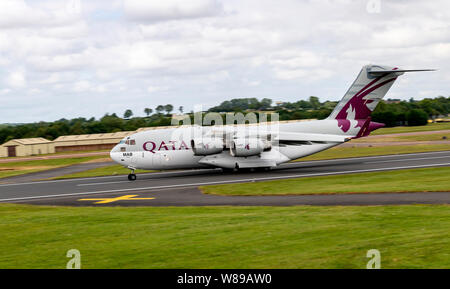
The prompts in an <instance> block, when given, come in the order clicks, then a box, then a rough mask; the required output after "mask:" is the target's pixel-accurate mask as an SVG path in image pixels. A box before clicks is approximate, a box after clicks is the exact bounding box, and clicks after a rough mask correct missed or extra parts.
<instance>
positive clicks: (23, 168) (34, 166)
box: [0, 156, 105, 179]
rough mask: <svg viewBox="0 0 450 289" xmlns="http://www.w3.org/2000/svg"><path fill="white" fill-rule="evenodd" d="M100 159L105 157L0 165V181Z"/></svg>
mask: <svg viewBox="0 0 450 289" xmlns="http://www.w3.org/2000/svg"><path fill="white" fill-rule="evenodd" d="M102 158H105V156H89V157H73V158H65V159H47V160H32V161H22V162H10V163H0V179H1V178H6V177H12V176H18V175H24V174H29V173H34V172H40V171H45V170H49V169H54V168H59V167H65V166H70V165H75V164H79V163H83V162H87V161H92V160H95V159H102ZM2 169H3V170H2ZM10 169H11V170H10Z"/></svg>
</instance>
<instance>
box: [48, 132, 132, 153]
mask: <svg viewBox="0 0 450 289" xmlns="http://www.w3.org/2000/svg"><path fill="white" fill-rule="evenodd" d="M133 133H134V131H120V132H113V133H97V134H80V135H65V136H60V137H58V138H56V139H55V140H54V141H53V143H54V145H55V152H65V151H87V150H107V149H112V148H113V147H114V146H115V145H116V144H117V143H118V142H119V141H121V140H122V139H123V138H124V137H126V136H129V135H130V134H133Z"/></svg>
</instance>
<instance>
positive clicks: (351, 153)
mask: <svg viewBox="0 0 450 289" xmlns="http://www.w3.org/2000/svg"><path fill="white" fill-rule="evenodd" d="M447 150H450V145H447V144H430V145H398V146H373V147H357V146H355V147H339V146H338V147H334V148H331V149H328V150H325V151H322V152H320V153H317V154H314V155H310V156H307V157H304V158H300V159H297V160H295V161H294V162H299V161H314V160H327V159H340V158H354V157H367V156H378V155H395V154H409V153H421V152H433V151H447Z"/></svg>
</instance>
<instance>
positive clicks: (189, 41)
mask: <svg viewBox="0 0 450 289" xmlns="http://www.w3.org/2000/svg"><path fill="white" fill-rule="evenodd" d="M449 26H450V1H448V0H434V1H416V0H380V1H378V0H328V1H326V0H323V1H319V0H304V1H301V0H297V1H289V0H280V1H273V0H271V1H265V0H255V1H253V0H238V1H233V0H223V1H222V0H164V1H161V0H154V1H141V0H105V1H101V0H99V1H95V0H80V1H78V0H70V1H66V0H57V1H53V0H49V1H38V0H32V1H23V0H0V101H1V106H0V123H12V122H35V121H41V120H44V121H52V120H57V119H60V118H74V117H87V118H88V117H92V116H95V117H97V118H98V117H101V116H103V115H104V114H105V113H113V112H115V113H118V114H119V115H120V116H122V115H123V112H124V111H125V109H128V108H130V109H132V110H133V112H134V114H135V115H144V112H143V110H144V108H145V107H150V108H153V109H154V108H155V107H156V106H157V105H159V104H167V103H170V104H173V105H174V106H175V107H176V108H178V106H180V105H183V106H184V107H185V111H190V110H191V109H193V108H194V105H198V104H202V105H203V106H204V108H208V107H211V106H213V105H217V104H219V103H220V102H222V101H224V100H227V99H232V98H240V97H258V98H263V97H268V98H271V99H273V100H274V101H296V100H299V99H307V98H308V97H309V96H310V95H315V96H318V97H320V99H321V100H339V99H340V98H341V97H342V96H343V94H344V93H345V91H346V89H347V88H348V86H349V85H350V84H351V83H352V81H353V80H354V78H355V77H356V75H357V73H358V72H359V70H360V68H361V66H362V65H364V64H368V63H376V64H386V65H392V66H399V67H401V68H411V69H413V68H438V69H439V71H438V72H428V73H415V74H408V75H405V76H403V77H402V78H401V79H400V80H399V81H397V82H396V83H395V84H394V86H393V87H392V89H391V90H390V92H389V93H388V95H387V97H389V98H401V99H409V98H411V97H414V98H415V99H421V98H424V97H435V96H438V95H444V96H449V95H450V93H449V91H450V90H449V88H450V42H449V39H450V27H449Z"/></svg>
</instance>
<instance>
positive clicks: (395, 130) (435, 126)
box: [370, 122, 450, 135]
mask: <svg viewBox="0 0 450 289" xmlns="http://www.w3.org/2000/svg"><path fill="white" fill-rule="evenodd" d="M444 129H450V123H448V122H446V123H430V124H427V125H421V126H396V127H386V128H380V129H377V130H376V131H374V132H372V133H371V134H370V135H380V134H391V133H403V132H419V131H431V130H444Z"/></svg>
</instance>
